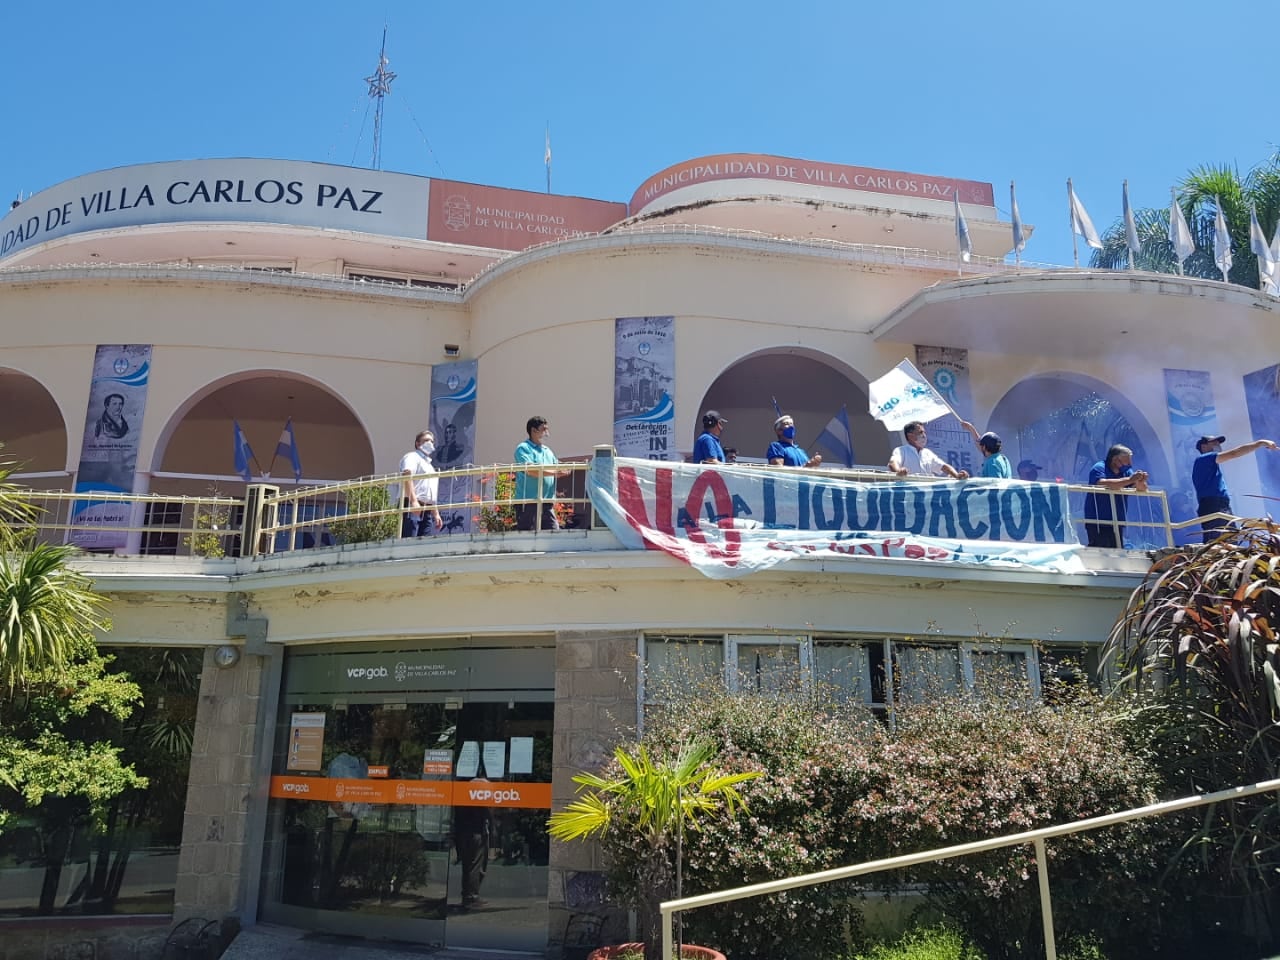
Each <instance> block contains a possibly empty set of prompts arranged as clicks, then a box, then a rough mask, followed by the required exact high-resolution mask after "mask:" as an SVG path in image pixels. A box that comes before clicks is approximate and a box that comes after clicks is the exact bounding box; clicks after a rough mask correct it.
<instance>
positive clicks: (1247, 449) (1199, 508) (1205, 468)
mask: <svg viewBox="0 0 1280 960" xmlns="http://www.w3.org/2000/svg"><path fill="white" fill-rule="evenodd" d="M1226 442H1227V438H1226V437H1210V436H1203V437H1201V438H1200V439H1199V440H1197V441H1196V449H1197V450H1198V451H1200V455H1199V456H1198V457H1196V459H1195V461H1194V462H1193V463H1192V464H1191V482H1192V483H1193V484H1195V488H1196V501H1197V502H1196V516H1199V517H1205V516H1208V515H1209V514H1211V513H1230V512H1231V497H1230V496H1229V495H1228V494H1227V482H1226V481H1225V480H1223V478H1222V468H1221V466H1220V465H1221V464H1224V463H1226V462H1228V461H1230V460H1234V459H1236V458H1237V457H1243V456H1244V455H1245V454H1246V453H1255V452H1257V451H1258V450H1261V449H1263V448H1264V447H1265V448H1266V449H1268V450H1274V449H1276V444H1275V441H1274V440H1254V441H1253V442H1252V443H1242V444H1240V446H1238V447H1232V448H1231V449H1230V450H1223V449H1222V445H1223V444H1224V443H1226ZM1226 525H1227V521H1226V520H1225V519H1223V518H1221V517H1218V518H1216V519H1214V520H1204V521H1202V522H1201V523H1200V529H1201V530H1203V531H1204V542H1205V543H1209V542H1210V541H1211V540H1214V539H1216V538H1217V537H1218V534H1219V532H1220V531H1221V530H1222V528H1223V527H1225V526H1226Z"/></svg>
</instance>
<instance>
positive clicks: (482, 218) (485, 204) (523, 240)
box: [427, 180, 627, 250]
mask: <svg viewBox="0 0 1280 960" xmlns="http://www.w3.org/2000/svg"><path fill="white" fill-rule="evenodd" d="M427 206H428V213H427V239H428V240H438V241H440V242H442V243H463V244H468V245H470V246H476V247H494V248H496V249H499V250H524V249H526V248H527V247H532V246H536V245H537V244H539V243H547V242H548V241H551V240H566V239H569V238H571V237H581V236H584V235H589V234H593V233H599V232H600V231H601V230H604V229H605V228H606V227H611V226H613V225H614V224H615V223H617V222H618V221H619V220H622V219H624V218H625V217H626V215H627V208H626V205H625V204H622V203H610V202H609V201H607V200H587V199H584V198H582V197H560V196H556V195H555V194H550V193H532V192H530V191H528V190H508V189H506V188H505V187H486V186H482V185H480V184H476V183H459V182H457V181H455V180H432V181H431V197H430V200H429V201H428V204H427Z"/></svg>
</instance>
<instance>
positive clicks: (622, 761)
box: [547, 740, 763, 960]
mask: <svg viewBox="0 0 1280 960" xmlns="http://www.w3.org/2000/svg"><path fill="white" fill-rule="evenodd" d="M715 753H716V748H715V745H714V744H712V743H711V742H710V741H706V740H703V741H694V742H690V743H686V744H684V745H683V746H682V747H681V748H680V751H679V753H678V754H677V755H676V756H675V757H674V758H672V759H670V760H665V761H657V760H654V759H653V758H652V757H651V756H650V755H649V752H648V751H647V750H646V749H645V748H644V747H639V748H638V749H637V750H636V751H635V753H634V754H632V753H628V752H627V750H625V749H624V748H622V747H618V748H617V750H615V751H614V761H615V763H616V765H617V771H616V772H615V773H613V774H612V775H611V776H609V777H601V776H597V775H596V774H593V773H580V774H578V775H577V776H575V777H574V778H573V780H574V782H575V783H577V784H579V786H581V787H585V788H587V790H589V791H590V792H588V793H586V794H584V795H583V796H580V797H579V798H578V799H576V800H574V801H573V802H572V803H570V804H569V805H568V806H566V807H565V808H564V810H561V811H559V812H557V813H553V814H552V815H551V817H550V819H549V820H548V821H547V826H548V829H549V830H550V833H551V836H553V837H555V838H556V839H557V840H586V839H590V838H591V837H594V836H597V835H601V836H604V837H606V838H608V839H609V840H611V841H612V842H615V843H622V844H624V845H625V846H626V847H627V848H628V850H629V851H631V852H633V853H638V856H635V860H637V861H638V862H639V864H640V870H639V874H640V875H639V876H627V877H625V878H612V877H611V882H614V881H615V880H617V879H621V880H622V882H621V883H620V884H619V886H621V887H625V888H626V889H628V890H630V891H633V892H634V900H635V902H634V903H633V906H634V907H635V908H636V910H637V912H638V913H639V915H640V929H641V933H642V936H643V937H644V950H645V958H646V960H658V958H660V957H661V956H662V943H661V936H662V926H661V924H662V912H661V910H660V909H659V905H660V904H661V903H662V901H664V900H666V899H669V898H670V897H671V896H672V895H675V896H679V895H680V891H679V875H680V851H679V842H680V837H681V835H682V831H683V829H684V828H685V827H689V828H691V829H694V830H696V829H698V821H699V820H700V819H701V818H702V817H704V816H707V815H709V814H712V813H715V812H717V811H719V810H720V809H722V808H723V809H725V810H726V811H727V812H728V813H729V814H733V812H734V811H735V810H737V809H738V808H739V807H743V808H745V804H744V802H743V800H742V796H741V795H740V794H739V793H738V791H737V786H738V784H740V783H744V782H746V781H748V780H753V779H755V778H756V777H759V776H762V775H763V774H762V773H761V772H760V771H746V772H742V773H723V772H721V771H720V770H719V769H717V768H716V767H715V765H714V763H713V759H714V757H715ZM624 869H625V868H624Z"/></svg>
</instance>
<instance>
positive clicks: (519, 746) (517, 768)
mask: <svg viewBox="0 0 1280 960" xmlns="http://www.w3.org/2000/svg"><path fill="white" fill-rule="evenodd" d="M511 772H512V773H533V737H512V738H511Z"/></svg>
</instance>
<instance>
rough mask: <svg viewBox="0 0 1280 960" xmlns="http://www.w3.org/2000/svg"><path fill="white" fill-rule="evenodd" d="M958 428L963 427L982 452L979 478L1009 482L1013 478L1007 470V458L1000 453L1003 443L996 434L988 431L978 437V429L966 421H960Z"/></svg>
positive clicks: (1009, 470) (1008, 469) (1010, 471)
mask: <svg viewBox="0 0 1280 960" xmlns="http://www.w3.org/2000/svg"><path fill="white" fill-rule="evenodd" d="M960 426H962V427H964V428H965V429H966V430H968V431H969V433H971V434H972V435H973V439H974V440H976V441H977V442H978V449H980V450H981V451H982V455H983V461H982V472H981V473H980V474H979V476H982V477H990V478H992V479H994V480H1010V479H1012V478H1013V470H1011V469H1010V468H1009V458H1008V457H1006V456H1005V455H1004V454H1003V453H1001V452H1000V450H1001V448H1002V447H1004V441H1003V440H1001V439H1000V437H999V435H998V434H995V433H992V432H991V431H990V430H988V431H987V432H986V433H984V434H981V435H979V434H978V428H977V427H975V426H974V425H973V424H972V423H970V422H969V421H968V420H961V421H960Z"/></svg>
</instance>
